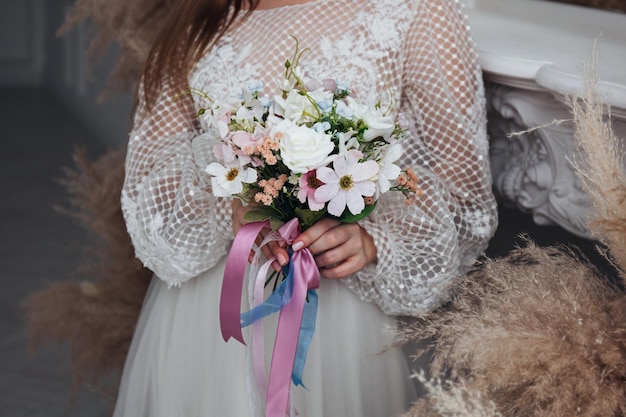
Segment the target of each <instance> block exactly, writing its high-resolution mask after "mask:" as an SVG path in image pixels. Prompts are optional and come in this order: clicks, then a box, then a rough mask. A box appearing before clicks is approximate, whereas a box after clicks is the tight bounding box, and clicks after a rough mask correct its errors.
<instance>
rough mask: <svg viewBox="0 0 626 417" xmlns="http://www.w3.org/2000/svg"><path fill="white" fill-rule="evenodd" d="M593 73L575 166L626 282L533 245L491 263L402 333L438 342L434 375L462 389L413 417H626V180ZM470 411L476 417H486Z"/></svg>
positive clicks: (593, 223)
mask: <svg viewBox="0 0 626 417" xmlns="http://www.w3.org/2000/svg"><path fill="white" fill-rule="evenodd" d="M594 68H595V57H594V61H593V62H591V63H589V64H587V65H586V66H585V68H584V71H585V80H586V85H585V91H584V93H583V94H582V96H581V97H580V98H570V99H569V104H570V106H571V109H572V114H573V117H574V121H575V126H576V133H575V138H576V140H577V143H578V144H579V146H580V148H581V155H582V157H581V158H580V159H579V160H578V161H576V169H577V172H578V174H579V176H580V177H581V178H582V181H583V183H584V186H585V188H586V190H587V192H588V193H589V196H590V198H591V200H592V202H593V207H594V209H593V218H592V219H590V223H589V225H590V228H591V229H592V230H593V231H594V233H595V234H596V236H597V237H598V238H599V239H600V240H602V242H604V243H605V244H606V247H607V250H608V254H607V256H610V257H611V258H612V259H614V265H615V266H616V267H617V269H618V274H619V277H620V279H621V282H620V283H617V284H612V283H611V280H610V279H609V278H608V277H605V276H602V275H601V273H600V272H599V271H598V270H597V269H596V268H595V267H594V266H593V265H592V264H591V263H590V262H589V261H588V260H586V259H585V258H584V256H582V255H581V254H579V253H576V252H574V251H573V249H570V248H567V247H548V248H540V247H537V246H536V245H534V244H533V243H532V242H530V241H527V245H526V247H523V248H518V249H516V250H513V251H512V252H511V253H509V254H508V255H507V256H505V257H503V258H501V259H492V260H486V261H484V263H482V264H481V265H478V266H477V267H476V268H475V270H473V271H472V272H471V273H470V274H468V275H467V276H466V277H463V278H462V280H461V282H460V284H459V287H458V290H457V291H456V293H455V294H454V296H453V299H452V301H451V302H450V303H449V304H447V305H446V306H445V307H443V308H441V309H440V310H438V311H436V312H434V313H432V314H430V315H428V316H425V317H422V318H419V319H416V320H412V321H407V322H405V323H404V324H403V326H402V329H401V331H400V336H399V338H400V342H402V341H409V340H415V339H421V338H429V337H430V338H433V340H434V342H433V344H432V349H433V362H432V369H431V373H432V374H434V375H445V376H446V377H447V384H448V386H449V387H452V388H450V389H448V394H450V395H451V396H452V397H445V396H444V397H442V396H438V395H433V394H432V393H431V395H430V396H429V397H427V398H425V399H422V400H420V401H419V402H418V403H417V404H416V405H415V406H414V408H413V409H412V410H411V411H410V412H409V414H408V415H407V417H417V416H420V417H424V416H425V417H434V416H446V415H449V414H446V413H445V412H442V411H441V410H442V409H443V408H442V407H444V406H445V404H444V405H436V403H437V402H442V403H451V404H452V406H455V404H458V403H460V402H463V401H468V398H469V397H468V394H467V392H470V393H473V394H472V395H474V396H475V398H482V399H483V400H484V401H487V402H489V401H490V402H492V403H493V404H494V405H495V409H496V411H497V412H499V413H501V414H502V415H503V416H507V417H508V416H511V417H513V416H516V417H517V416H524V417H564V416H567V417H570V416H580V417H600V416H602V417H606V416H625V415H626V292H625V290H624V285H623V284H625V283H626V278H625V275H624V270H625V269H624V268H625V267H626V222H625V220H626V219H625V214H626V199H625V198H624V197H625V196H626V194H625V190H626V180H625V177H624V171H623V169H624V168H623V165H622V164H623V160H622V151H621V148H620V145H619V142H618V140H617V138H615V137H614V134H613V132H612V130H611V126H610V119H608V118H607V112H606V109H605V108H604V106H603V105H602V104H601V103H600V102H599V100H598V97H597V94H596V88H595V87H596V83H597V75H596V73H595V72H594V70H593V69H594ZM453 388H456V390H455V389H453ZM463 393H465V394H463ZM472 398H474V397H472ZM457 408H458V407H457ZM467 408H468V410H469V411H468V412H467V414H466V415H465V416H466V417H470V416H475V415H481V414H476V413H475V412H474V411H472V409H471V408H470V407H469V406H468V407H467ZM455 415H461V414H455Z"/></svg>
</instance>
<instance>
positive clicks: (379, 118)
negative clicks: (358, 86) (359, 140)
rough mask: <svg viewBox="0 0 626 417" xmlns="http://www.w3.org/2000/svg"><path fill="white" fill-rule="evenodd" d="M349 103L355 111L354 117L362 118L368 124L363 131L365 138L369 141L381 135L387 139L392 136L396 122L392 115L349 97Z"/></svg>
mask: <svg viewBox="0 0 626 417" xmlns="http://www.w3.org/2000/svg"><path fill="white" fill-rule="evenodd" d="M348 104H349V106H350V108H351V109H352V110H353V111H354V116H353V119H361V120H363V122H364V123H365V125H366V126H367V129H366V130H365V132H363V140H364V141H365V142H369V141H371V140H373V139H376V138H377V137H379V136H381V137H383V138H385V139H387V138H389V136H391V133H392V132H393V129H394V127H395V123H394V121H393V118H392V117H391V116H384V115H382V114H381V112H380V110H378V109H376V108H375V107H369V106H364V105H362V104H359V103H357V102H355V101H354V100H352V99H351V98H350V97H348Z"/></svg>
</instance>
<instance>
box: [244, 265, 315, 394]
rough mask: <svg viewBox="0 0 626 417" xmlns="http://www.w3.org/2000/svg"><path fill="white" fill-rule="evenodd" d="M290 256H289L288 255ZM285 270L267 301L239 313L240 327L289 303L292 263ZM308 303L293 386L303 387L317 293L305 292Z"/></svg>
mask: <svg viewBox="0 0 626 417" xmlns="http://www.w3.org/2000/svg"><path fill="white" fill-rule="evenodd" d="M290 255H291V254H290ZM285 270H287V276H286V277H285V279H284V280H283V282H281V283H280V284H279V285H278V287H276V289H275V290H274V292H272V294H270V296H269V297H267V299H266V300H265V301H264V302H263V303H261V304H259V305H258V306H256V307H255V308H253V309H251V310H249V311H246V312H245V313H241V327H242V328H243V327H246V326H249V325H251V324H252V323H254V322H256V321H257V320H262V319H263V318H265V317H267V316H269V315H270V314H273V313H277V312H279V311H280V310H282V308H283V307H285V305H287V304H288V303H289V301H291V295H292V293H293V280H294V277H293V263H292V262H291V261H290V262H289V264H288V266H286V267H284V268H283V272H284V271H285ZM307 298H308V302H306V303H304V309H303V312H302V323H301V324H300V332H299V334H298V346H297V348H296V357H295V359H294V365H293V371H292V374H291V380H292V381H293V383H294V384H295V385H301V386H304V384H303V383H302V374H303V372H304V364H305V362H306V356H307V353H308V351H309V346H310V344H311V339H312V338H313V333H315V320H316V317H317V305H318V297H317V292H316V291H315V290H314V289H313V290H308V291H307Z"/></svg>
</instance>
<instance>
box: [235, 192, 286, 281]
mask: <svg viewBox="0 0 626 417" xmlns="http://www.w3.org/2000/svg"><path fill="white" fill-rule="evenodd" d="M231 207H232V222H233V234H234V235H237V233H238V232H239V230H240V229H241V227H242V226H243V225H244V224H246V223H249V222H250V221H249V220H246V219H245V215H246V213H247V212H249V211H250V210H252V209H254V206H244V205H243V203H242V202H241V200H239V199H233V201H232V203H231ZM268 233H269V229H266V230H263V231H261V233H260V234H259V236H258V237H257V240H256V242H255V243H256V245H257V246H261V242H263V240H264V239H265V238H266V237H267V234H268ZM261 253H263V256H265V258H266V259H271V258H273V257H274V258H276V261H274V262H273V263H272V268H274V270H275V271H276V272H279V271H280V270H281V267H283V266H285V265H287V264H288V263H289V255H288V254H287V250H286V249H285V248H284V242H278V241H271V242H268V243H267V244H266V245H263V246H261ZM254 255H255V252H254V251H251V252H250V255H249V257H248V262H251V261H252V258H254Z"/></svg>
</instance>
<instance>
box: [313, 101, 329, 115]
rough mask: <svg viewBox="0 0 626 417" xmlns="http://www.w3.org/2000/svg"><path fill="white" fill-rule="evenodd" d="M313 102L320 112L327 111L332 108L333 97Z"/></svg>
mask: <svg viewBox="0 0 626 417" xmlns="http://www.w3.org/2000/svg"><path fill="white" fill-rule="evenodd" d="M315 104H317V107H319V109H320V110H321V111H322V112H324V113H327V112H329V111H330V109H332V108H333V99H332V98H325V99H323V100H320V101H316V102H315Z"/></svg>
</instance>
